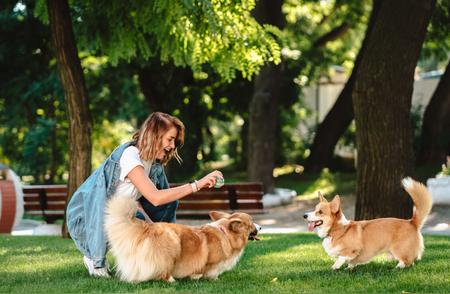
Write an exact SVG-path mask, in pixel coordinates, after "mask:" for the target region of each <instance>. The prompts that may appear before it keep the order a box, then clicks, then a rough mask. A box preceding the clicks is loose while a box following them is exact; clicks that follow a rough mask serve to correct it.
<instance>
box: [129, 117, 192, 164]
mask: <svg viewBox="0 0 450 294" xmlns="http://www.w3.org/2000/svg"><path fill="white" fill-rule="evenodd" d="M172 127H175V128H176V129H177V131H178V133H177V137H176V138H175V148H174V149H173V150H172V151H171V152H170V153H169V154H168V155H167V156H165V157H164V159H163V160H162V161H161V163H162V164H164V165H165V164H167V162H169V161H170V160H171V159H172V158H173V157H175V159H176V160H177V161H178V162H179V163H181V157H180V156H179V155H178V151H177V148H178V147H181V146H182V145H183V144H184V125H183V123H182V122H181V121H180V120H179V119H178V118H176V117H173V116H171V115H169V114H166V113H162V112H154V113H152V114H151V115H150V116H149V117H148V118H147V119H146V120H145V121H144V123H143V124H142V125H141V128H140V129H139V130H138V131H137V132H136V133H134V135H133V140H134V141H136V147H137V148H138V150H139V155H140V157H141V159H143V160H145V161H150V162H154V161H155V160H156V156H157V155H158V152H159V151H160V148H161V141H162V137H163V136H164V134H165V133H166V132H167V131H169V130H170V129H171V128H172Z"/></svg>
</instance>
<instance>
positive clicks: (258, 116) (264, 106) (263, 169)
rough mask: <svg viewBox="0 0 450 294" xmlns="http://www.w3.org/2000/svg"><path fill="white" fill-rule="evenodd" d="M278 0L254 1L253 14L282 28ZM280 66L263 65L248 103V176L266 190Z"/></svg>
mask: <svg viewBox="0 0 450 294" xmlns="http://www.w3.org/2000/svg"><path fill="white" fill-rule="evenodd" d="M281 5H282V1H281V0H261V1H259V2H257V5H256V8H255V11H254V15H255V18H256V19H257V20H258V21H259V22H260V23H262V24H272V25H275V26H278V27H280V28H281V27H282V21H283V15H282V13H281ZM280 81H281V65H277V66H276V65H272V64H270V65H266V66H265V67H263V68H262V69H261V72H260V74H259V75H258V76H257V77H256V79H255V82H254V92H253V97H252V100H251V102H250V106H249V136H248V144H249V145H248V150H247V152H248V165H247V171H248V178H249V180H250V181H259V182H262V183H263V184H264V189H265V191H266V192H272V191H273V188H274V179H273V169H274V167H275V148H276V139H277V120H278V101H279V95H280V88H279V85H280Z"/></svg>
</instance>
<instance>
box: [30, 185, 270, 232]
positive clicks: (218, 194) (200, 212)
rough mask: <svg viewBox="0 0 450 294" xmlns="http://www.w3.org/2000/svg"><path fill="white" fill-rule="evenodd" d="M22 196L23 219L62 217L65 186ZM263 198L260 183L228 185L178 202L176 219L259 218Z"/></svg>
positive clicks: (32, 189)
mask: <svg viewBox="0 0 450 294" xmlns="http://www.w3.org/2000/svg"><path fill="white" fill-rule="evenodd" d="M178 185H180V184H171V185H170V186H171V187H176V186H178ZM23 193H24V208H25V213H26V214H27V215H32V216H41V217H43V218H44V220H45V221H46V222H47V223H53V222H54V221H55V220H57V219H62V218H63V217H64V208H65V202H66V198H67V186H66V185H26V186H24V187H23ZM263 194H264V189H263V185H262V184H261V183H231V184H225V185H224V186H223V187H221V188H219V189H213V188H211V189H203V190H201V191H199V192H197V193H194V194H192V195H189V196H187V197H185V198H183V199H181V200H180V205H179V208H178V211H177V217H178V218H207V217H208V214H209V212H210V211H211V210H220V211H227V212H233V211H242V212H246V213H249V214H261V213H264V207H263V203H262V197H263Z"/></svg>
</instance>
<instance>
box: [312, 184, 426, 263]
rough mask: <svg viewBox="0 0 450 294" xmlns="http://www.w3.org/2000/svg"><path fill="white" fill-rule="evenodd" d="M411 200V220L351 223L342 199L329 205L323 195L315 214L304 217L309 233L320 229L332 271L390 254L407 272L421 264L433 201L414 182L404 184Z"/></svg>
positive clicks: (336, 197)
mask: <svg viewBox="0 0 450 294" xmlns="http://www.w3.org/2000/svg"><path fill="white" fill-rule="evenodd" d="M402 184H403V187H404V188H405V190H406V191H407V192H408V194H409V195H410V196H411V198H412V200H413V202H414V205H415V209H414V211H413V217H412V218H411V219H409V220H405V219H398V218H379V219H373V220H365V221H348V220H347V219H346V218H345V216H344V214H343V213H342V210H341V207H340V203H341V200H340V198H339V196H337V195H336V196H335V197H334V198H333V200H332V201H331V202H328V201H327V200H326V199H325V198H324V197H323V196H322V195H321V194H320V193H319V196H320V202H319V204H317V205H316V208H315V210H314V211H312V212H308V213H306V214H305V215H304V216H303V217H304V219H305V220H306V221H308V230H309V231H313V230H314V229H315V228H317V229H318V230H317V234H318V235H319V237H321V238H324V239H323V243H322V245H323V247H324V249H325V251H326V252H327V253H328V255H330V256H331V257H333V258H335V259H336V262H335V263H334V264H333V266H332V267H331V268H332V269H333V270H337V269H339V268H340V267H341V266H342V265H343V264H345V263H347V264H348V268H353V267H354V266H356V265H358V264H364V263H367V262H369V261H370V260H371V259H372V258H373V257H374V256H376V255H378V254H379V253H382V252H388V253H389V254H390V255H391V256H392V257H393V258H395V259H396V260H398V264H397V268H404V267H406V266H410V265H412V264H413V262H414V261H415V260H420V258H421V257H422V253H423V250H424V244H423V238H422V234H421V233H420V229H421V227H422V225H423V223H424V222H425V219H426V217H427V216H428V214H429V213H430V210H431V206H432V200H431V196H430V194H429V192H428V190H427V188H426V187H425V186H424V185H422V184H421V183H418V182H416V181H414V180H413V179H411V178H405V179H403V180H402Z"/></svg>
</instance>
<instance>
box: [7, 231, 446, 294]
mask: <svg viewBox="0 0 450 294" xmlns="http://www.w3.org/2000/svg"><path fill="white" fill-rule="evenodd" d="M425 244H426V250H425V255H424V257H423V260H422V261H420V262H418V263H417V265H416V266H414V267H413V268H408V269H405V270H396V269H394V267H395V262H393V261H387V259H385V258H384V257H378V258H377V259H376V260H375V261H374V262H372V263H370V264H367V265H363V266H360V267H357V268H356V269H354V270H353V271H345V270H341V271H337V272H332V271H331V270H330V267H331V265H332V261H331V260H330V259H329V258H328V257H327V256H326V254H325V253H324V251H323V249H322V247H321V245H320V240H319V238H318V237H316V236H315V235H312V234H285V235H263V236H262V241H260V242H252V243H251V244H250V245H249V247H248V248H247V250H246V252H245V254H244V255H243V257H242V259H241V262H240V263H239V264H238V266H237V267H236V268H235V269H234V270H232V271H230V272H227V273H224V274H222V275H221V276H220V277H219V280H217V281H209V280H200V281H190V280H181V281H177V282H175V283H173V284H167V283H164V282H146V283H141V284H127V283H123V282H120V281H119V280H117V279H116V278H113V279H109V280H105V279H95V278H91V277H89V276H88V275H87V272H86V270H85V268H84V266H83V264H82V260H81V256H80V254H79V252H78V251H77V250H76V248H75V246H74V245H73V243H72V241H71V240H63V239H60V238H58V237H11V236H5V235H4V236H0V281H1V282H0V292H1V293H4V292H21V293H26V292H48V293H50V292H52V293H53V292H158V293H161V292H174V291H180V292H183V293H186V292H199V293H207V292H214V293H236V292H239V293H266V292H272V293H297V292H333V293H336V292H377V293H380V292H396V293H401V292H439V293H444V292H450V275H449V272H450V262H449V257H450V256H449V248H450V237H444V236H426V238H425Z"/></svg>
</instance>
